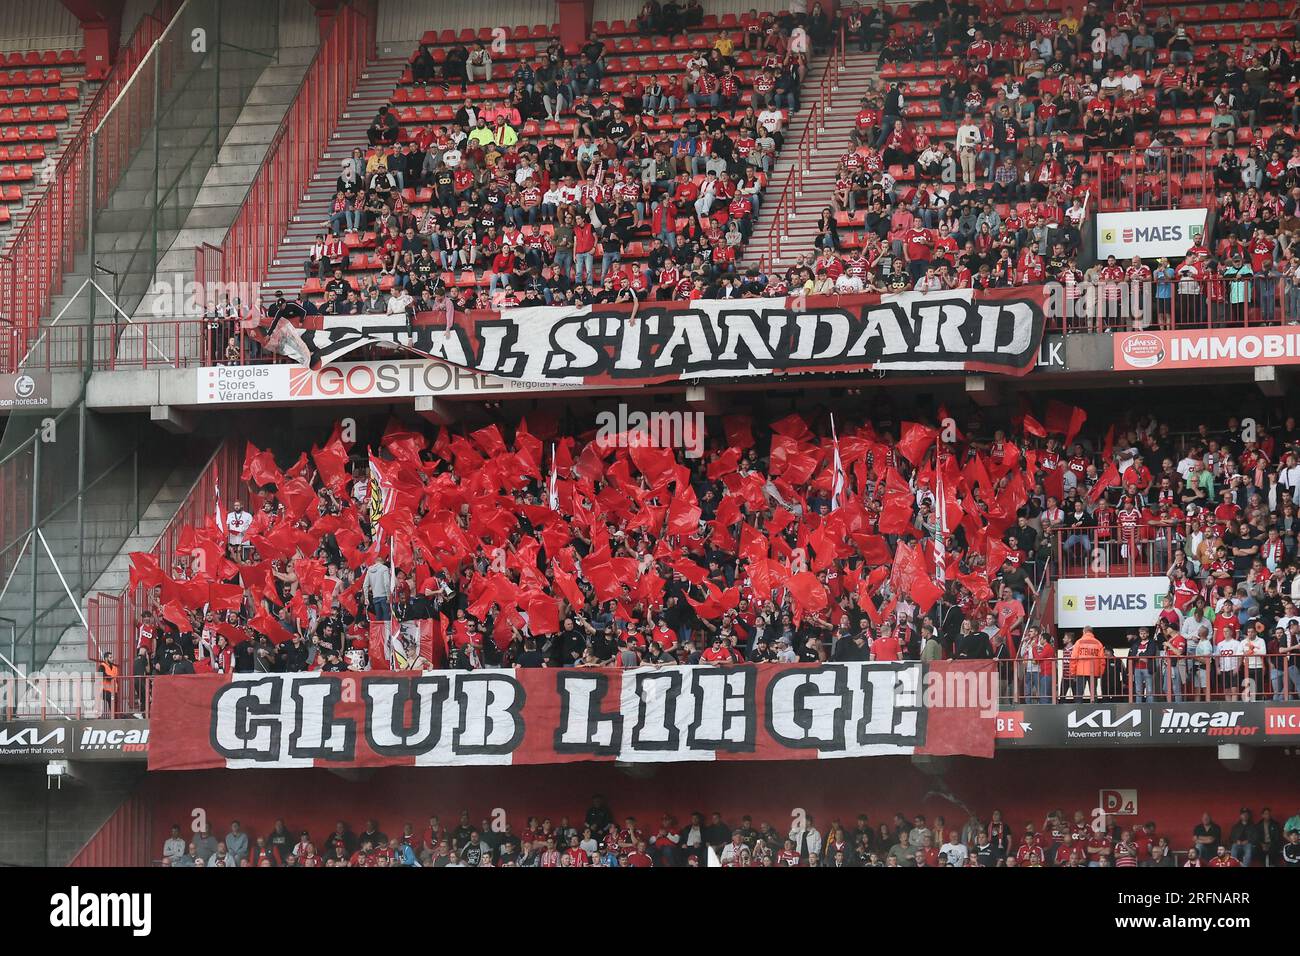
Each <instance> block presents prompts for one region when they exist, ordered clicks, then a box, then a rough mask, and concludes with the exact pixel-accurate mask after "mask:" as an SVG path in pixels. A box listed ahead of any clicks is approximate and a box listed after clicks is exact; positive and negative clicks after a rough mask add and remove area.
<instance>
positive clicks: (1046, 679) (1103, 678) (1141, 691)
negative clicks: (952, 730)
mask: <svg viewBox="0 0 1300 956" xmlns="http://www.w3.org/2000/svg"><path fill="white" fill-rule="evenodd" d="M1297 699H1300V654H1242V655H1230V656H1229V655H1217V654H1213V655H1199V656H1198V655H1194V654H1189V655H1176V656H1155V657H1147V656H1141V657H1136V656H1130V655H1117V654H1114V653H1111V652H1107V654H1106V656H1105V657H1104V658H1090V659H1087V660H1079V661H1076V660H1073V659H1072V658H1071V657H1067V656H1064V655H1056V656H1052V657H1046V658H1042V659H1039V660H1021V659H1012V660H1004V661H999V662H998V701H999V703H1002V704H1059V703H1064V702H1069V703H1073V704H1077V703H1079V702H1080V701H1088V702H1111V703H1130V704H1156V703H1182V702H1185V701H1213V700H1240V701H1252V700H1254V701H1264V700H1273V701H1288V700H1297Z"/></svg>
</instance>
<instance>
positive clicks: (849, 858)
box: [157, 795, 1300, 869]
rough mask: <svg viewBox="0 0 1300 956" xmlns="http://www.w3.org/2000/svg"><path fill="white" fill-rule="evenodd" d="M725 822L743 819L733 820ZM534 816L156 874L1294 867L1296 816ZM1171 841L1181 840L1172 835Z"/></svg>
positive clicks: (292, 836) (199, 851)
mask: <svg viewBox="0 0 1300 956" xmlns="http://www.w3.org/2000/svg"><path fill="white" fill-rule="evenodd" d="M727 816H729V817H731V819H733V820H735V819H736V817H735V816H734V815H732V814H731V813H728V814H727ZM572 819H573V820H575V821H577V823H576V825H574V824H572V823H570V818H569V817H563V818H561V819H560V820H559V822H558V824H557V823H556V822H554V821H552V820H551V818H550V817H541V816H528V817H527V818H526V823H525V826H523V827H522V828H520V830H519V832H518V833H516V832H515V830H514V828H512V827H507V828H506V829H505V830H504V831H502V830H501V829H500V828H499V827H493V825H492V823H491V821H488V820H484V821H482V823H481V824H478V825H475V824H474V822H473V818H472V817H471V816H470V813H469V811H468V810H462V811H461V812H460V814H459V818H458V820H457V822H456V823H455V825H452V824H451V822H450V818H447V821H446V822H444V820H443V819H442V818H440V817H439V816H436V815H435V816H432V817H430V818H429V819H428V822H427V825H425V826H423V827H421V826H419V825H417V824H414V823H406V824H403V825H402V832H401V833H400V834H393V835H391V836H390V835H389V834H387V833H385V832H384V831H383V829H382V828H381V826H380V823H379V821H378V820H376V819H369V820H367V821H366V822H365V825H364V826H363V827H362V828H361V829H360V831H359V832H358V831H356V830H353V828H352V827H351V826H349V825H348V824H347V822H345V821H343V820H340V821H339V822H338V823H337V824H336V825H335V827H334V829H333V830H332V831H330V832H329V833H327V834H321V833H318V834H316V837H315V839H313V837H312V834H311V833H310V832H309V831H307V830H298V831H296V832H295V830H294V829H293V828H291V827H290V826H288V825H287V824H286V823H285V821H284V820H283V819H280V820H276V821H275V823H274V824H273V825H270V826H268V827H267V828H266V830H265V832H257V833H250V832H249V831H248V830H247V829H245V827H244V826H243V825H242V824H241V823H240V821H238V820H236V821H233V822H232V823H231V825H230V827H229V831H228V832H227V833H226V834H225V835H224V837H222V836H218V835H217V834H215V833H213V832H212V830H211V829H210V828H205V829H203V830H201V831H200V832H198V833H194V834H191V836H192V837H193V838H192V839H189V840H187V839H186V838H184V837H182V836H181V835H180V834H181V831H180V827H179V826H176V827H173V828H172V830H171V835H170V836H169V837H168V838H167V840H166V841H165V842H164V843H163V845H162V848H161V854H160V856H159V857H158V858H157V861H158V865H160V866H164V867H169V868H195V867H197V868H204V867H219V868H240V867H243V868H249V867H298V868H308V869H311V868H317V867H389V866H398V867H434V868H441V867H453V868H465V867H520V866H523V867H546V868H556V867H559V868H564V867H590V866H594V867H665V866H666V867H683V866H685V867H705V866H708V865H709V862H710V859H711V858H713V859H716V861H717V865H720V866H722V867H727V868H735V867H799V868H808V867H827V868H833V869H835V868H855V867H902V868H910V867H923V868H924V867H1019V866H1028V867H1089V868H1108V867H1120V868H1124V867H1209V868H1220V867H1229V868H1231V867H1240V866H1251V865H1257V866H1278V867H1300V814H1297V815H1296V816H1294V817H1291V818H1289V819H1287V820H1286V822H1285V823H1283V822H1282V821H1281V820H1278V819H1276V818H1275V817H1274V816H1273V815H1272V812H1271V811H1270V809H1269V808H1267V807H1265V808H1263V809H1262V810H1261V811H1260V814H1259V817H1258V819H1257V818H1256V817H1255V814H1254V812H1253V811H1250V810H1247V809H1244V808H1243V810H1242V812H1241V813H1240V815H1239V817H1238V819H1237V821H1236V822H1234V823H1233V824H1232V825H1231V826H1230V827H1228V828H1227V829H1226V832H1225V828H1224V827H1223V826H1221V825H1220V824H1218V823H1216V822H1215V821H1214V820H1213V818H1212V817H1211V816H1210V815H1209V814H1208V813H1207V814H1205V815H1204V817H1203V818H1202V819H1198V820H1197V821H1196V822H1195V823H1192V822H1191V821H1187V820H1182V821H1179V823H1178V825H1177V827H1176V830H1175V831H1169V832H1161V828H1160V827H1159V826H1157V824H1156V822H1155V821H1151V820H1149V821H1145V822H1142V823H1136V822H1133V823H1123V822H1120V821H1118V820H1116V819H1114V818H1109V819H1105V818H1103V819H1102V820H1101V821H1098V822H1097V824H1096V825H1094V822H1093V820H1091V819H1090V818H1089V816H1088V815H1087V814H1085V812H1084V811H1082V810H1076V811H1075V812H1074V813H1073V815H1072V816H1071V817H1069V818H1067V817H1066V814H1065V813H1064V812H1063V811H1061V810H1051V811H1048V812H1046V813H1045V814H1044V819H1043V821H1042V823H1041V824H1035V823H1034V822H1033V821H1026V822H1025V823H1024V824H1023V826H1016V825H1014V824H1012V823H1010V822H1009V821H1008V820H1007V819H1006V817H1005V815H1004V814H1003V812H1002V811H1001V810H998V809H993V810H991V811H990V812H989V815H988V817H987V818H983V817H981V816H979V815H977V814H974V813H971V814H970V816H969V817H968V818H967V819H965V820H957V819H956V818H954V820H953V821H952V822H951V823H949V822H948V821H947V820H945V819H944V817H942V816H934V817H933V818H927V817H926V815H925V814H922V813H916V814H912V815H911V816H907V815H905V814H903V813H897V814H895V815H894V818H893V820H892V822H889V823H885V822H881V823H879V824H873V823H872V822H871V821H870V819H869V818H868V816H867V814H865V813H861V814H858V815H857V816H856V817H848V816H845V817H839V816H835V817H833V818H831V819H830V820H829V822H828V824H827V825H826V827H825V829H821V828H820V825H819V824H818V823H817V821H816V820H814V819H813V818H811V817H809V818H808V819H807V820H806V821H805V823H804V825H803V826H796V827H794V828H792V829H790V830H789V831H788V832H781V831H778V830H777V829H776V828H775V827H773V826H772V824H771V823H769V822H766V821H760V822H758V823H757V824H755V823H754V820H753V818H752V817H751V816H749V815H748V814H746V815H743V816H741V817H740V818H739V823H738V824H737V825H736V826H734V827H733V826H731V825H729V824H728V823H727V821H726V819H724V817H723V814H722V813H720V812H716V811H715V812H713V813H710V814H708V815H707V818H706V815H705V814H704V813H701V812H698V811H696V812H693V813H691V814H690V816H689V818H685V819H683V820H682V821H680V822H679V821H678V819H677V818H676V817H675V815H674V814H673V813H671V812H668V813H664V814H663V815H662V817H660V818H659V820H658V821H657V827H656V824H655V822H652V821H648V820H647V821H644V822H641V821H638V820H637V819H636V818H635V817H631V816H628V817H624V818H623V819H622V820H618V819H616V818H615V816H614V814H613V812H612V810H611V808H610V807H609V806H608V804H607V803H606V801H605V799H604V798H603V797H601V796H599V795H598V798H597V799H596V800H594V801H593V803H592V806H590V807H589V808H588V809H587V810H586V812H585V813H574V815H573V817H572ZM1173 832H1176V833H1177V835H1176V836H1173V835H1171V833H1173Z"/></svg>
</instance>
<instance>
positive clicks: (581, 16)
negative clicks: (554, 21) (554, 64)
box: [555, 0, 595, 48]
mask: <svg viewBox="0 0 1300 956" xmlns="http://www.w3.org/2000/svg"><path fill="white" fill-rule="evenodd" d="M594 7H595V0H555V12H556V14H557V15H558V16H559V19H560V42H561V43H563V44H564V46H565V47H566V48H568V47H578V46H582V44H583V43H585V42H587V37H588V36H590V35H591V13H592V9H593V8H594Z"/></svg>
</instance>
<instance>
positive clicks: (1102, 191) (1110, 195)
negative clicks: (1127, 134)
mask: <svg viewBox="0 0 1300 956" xmlns="http://www.w3.org/2000/svg"><path fill="white" fill-rule="evenodd" d="M1099 152H1100V155H1101V157H1102V158H1101V161H1100V162H1098V161H1097V160H1096V156H1097V153H1094V154H1093V162H1092V163H1091V164H1090V165H1085V166H1084V169H1085V170H1087V171H1088V172H1090V173H1091V174H1092V175H1093V176H1094V178H1095V180H1096V182H1097V209H1098V211H1099V212H1129V211H1136V210H1147V209H1186V208H1196V207H1202V206H1204V207H1209V208H1212V207H1213V206H1214V202H1215V184H1214V176H1213V174H1212V172H1211V171H1212V169H1213V168H1214V164H1215V162H1216V161H1217V160H1216V158H1215V156H1214V152H1215V150H1214V149H1213V148H1211V147H1208V146H1207V147H1204V148H1200V147H1196V146H1180V147H1177V148H1175V149H1173V150H1171V151H1169V152H1168V153H1167V154H1166V155H1164V156H1162V157H1161V158H1160V159H1159V160H1158V161H1153V160H1148V159H1147V156H1146V152H1145V150H1143V149H1139V148H1138V147H1131V148H1129V149H1126V150H1113V151H1112V150H1100V151H1099ZM1110 159H1113V160H1114V162H1113V163H1112V162H1110V161H1109V160H1110Z"/></svg>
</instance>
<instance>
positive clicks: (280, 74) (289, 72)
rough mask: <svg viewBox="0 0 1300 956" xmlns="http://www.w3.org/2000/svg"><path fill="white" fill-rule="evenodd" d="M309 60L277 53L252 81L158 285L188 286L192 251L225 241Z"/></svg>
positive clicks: (304, 51)
mask: <svg viewBox="0 0 1300 956" xmlns="http://www.w3.org/2000/svg"><path fill="white" fill-rule="evenodd" d="M315 56H316V48H315V47H290V48H286V49H282V50H280V53H279V57H278V61H277V62H276V64H275V65H273V66H269V67H267V68H266V70H265V71H264V72H263V73H262V75H261V76H260V77H259V78H258V80H257V83H256V84H254V86H253V89H252V90H251V91H250V92H249V95H248V101H247V103H245V105H244V108H243V110H242V111H241V112H240V114H239V118H238V119H237V120H236V122H235V125H234V127H233V128H232V129H231V130H230V133H229V135H227V137H226V139H225V142H224V143H222V145H221V150H220V152H218V154H217V161H216V163H215V164H214V165H213V166H211V167H210V168H209V169H208V172H207V176H206V177H205V178H204V180H203V185H202V186H201V187H200V189H199V192H198V197H197V198H196V199H195V202H194V206H193V208H192V209H191V210H190V214H189V215H188V216H187V217H186V219H185V222H184V223H183V224H182V226H181V228H180V231H179V232H178V233H177V234H176V238H175V240H174V241H173V242H172V245H171V248H170V249H168V250H167V252H166V253H165V254H164V255H163V257H162V259H161V260H160V261H159V263H158V278H159V281H161V282H175V281H176V280H175V277H176V276H177V275H180V276H182V277H183V281H184V282H190V281H192V280H193V279H194V247H195V246H198V245H201V244H203V243H205V242H206V243H211V244H213V245H220V244H221V242H222V240H224V239H225V237H226V233H227V231H229V229H230V226H231V224H232V223H233V222H234V221H235V217H236V215H238V213H239V209H240V207H241V206H242V205H243V203H244V199H245V197H246V196H247V195H248V190H249V187H250V186H251V185H252V182H253V178H254V177H255V176H256V175H257V171H258V169H259V168H260V167H261V165H262V161H263V160H264V159H265V158H266V151H267V149H268V148H269V147H270V145H271V140H272V139H273V138H274V136H275V134H276V132H277V131H278V130H279V128H280V123H281V122H282V121H283V120H284V117H285V114H286V113H287V112H288V111H289V107H290V105H292V103H293V100H294V96H295V95H296V94H297V92H298V89H299V87H300V86H301V84H302V79H303V76H304V75H305V74H306V72H307V67H308V66H310V65H311V61H312V59H313V58H314V57H315ZM137 315H138V316H140V317H142V318H143V317H149V315H150V312H149V310H148V309H147V308H143V307H142V309H140V310H139V311H137Z"/></svg>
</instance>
